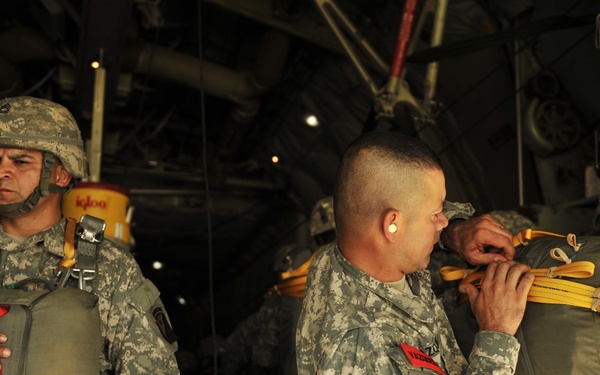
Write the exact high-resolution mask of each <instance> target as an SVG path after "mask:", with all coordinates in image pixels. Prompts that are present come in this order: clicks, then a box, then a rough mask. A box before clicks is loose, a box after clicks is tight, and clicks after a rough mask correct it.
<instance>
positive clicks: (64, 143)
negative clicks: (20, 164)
mask: <svg viewBox="0 0 600 375" xmlns="http://www.w3.org/2000/svg"><path fill="white" fill-rule="evenodd" d="M0 147H8V148H22V149H31V150H38V151H42V152H49V153H51V154H53V155H54V156H56V157H57V158H58V159H59V160H60V161H61V163H62V164H63V166H64V167H65V169H66V170H67V171H68V172H69V174H71V176H73V177H74V178H78V179H81V178H85V177H87V175H88V162H87V158H86V155H85V151H84V149H83V140H82V139H81V133H80V131H79V127H78V126H77V123H76V122H75V119H74V118H73V115H72V114H71V112H69V110H67V109H66V108H65V107H63V106H62V105H60V104H57V103H54V102H51V101H49V100H45V99H39V98H33V97H28V96H21V97H14V98H6V99H3V100H1V101H0Z"/></svg>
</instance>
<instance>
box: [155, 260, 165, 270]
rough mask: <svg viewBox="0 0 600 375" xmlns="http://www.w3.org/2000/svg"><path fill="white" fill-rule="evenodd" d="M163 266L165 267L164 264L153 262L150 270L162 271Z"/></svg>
mask: <svg viewBox="0 0 600 375" xmlns="http://www.w3.org/2000/svg"><path fill="white" fill-rule="evenodd" d="M164 266H165V265H164V263H163V262H159V261H158V260H157V261H154V263H152V268H154V269H155V270H161V269H163V267H164Z"/></svg>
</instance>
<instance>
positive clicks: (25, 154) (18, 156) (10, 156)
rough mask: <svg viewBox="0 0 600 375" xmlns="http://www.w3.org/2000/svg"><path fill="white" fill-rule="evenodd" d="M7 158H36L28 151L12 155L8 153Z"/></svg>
mask: <svg viewBox="0 0 600 375" xmlns="http://www.w3.org/2000/svg"><path fill="white" fill-rule="evenodd" d="M6 157H7V158H9V159H10V160H16V159H35V157H34V156H33V155H31V154H28V153H26V152H21V153H18V154H11V155H6Z"/></svg>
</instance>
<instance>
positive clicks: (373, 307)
mask: <svg viewBox="0 0 600 375" xmlns="http://www.w3.org/2000/svg"><path fill="white" fill-rule="evenodd" d="M445 190H446V189H445V181H444V174H443V172H442V169H441V166H440V164H439V160H438V158H437V156H436V155H435V154H434V153H433V151H432V150H431V149H429V148H428V147H427V146H426V145H424V144H423V143H422V142H420V141H418V140H417V139H415V138H411V137H406V136H402V135H401V134H400V133H393V132H375V133H368V134H366V135H363V136H361V137H360V138H359V139H358V140H356V141H354V142H353V143H352V144H351V145H350V146H349V148H348V149H347V150H346V152H345V153H344V156H343V158H342V162H341V164H340V168H339V170H338V175H337V178H336V184H335V189H334V207H335V210H334V212H335V222H336V230H337V234H338V240H337V243H334V244H331V245H328V246H325V247H324V248H323V249H322V250H321V251H320V252H319V253H317V255H316V256H315V258H314V259H313V261H312V265H311V268H310V273H309V276H308V281H307V290H306V296H305V298H304V305H303V310H302V313H301V316H300V321H299V323H298V331H297V336H296V344H297V350H298V354H297V362H298V373H299V374H300V375H304V374H316V373H365V374H409V373H413V372H415V371H420V370H422V369H423V368H428V369H430V370H433V371H435V372H438V373H445V374H461V373H464V372H478V373H497V374H500V373H502V374H511V373H513V372H514V370H515V367H516V363H517V357H518V352H519V343H518V341H517V340H516V338H514V337H513V335H514V334H515V332H516V330H517V328H518V326H519V324H520V322H521V319H522V318H523V313H524V310H525V304H526V301H527V300H526V299H527V292H528V291H529V288H530V287H531V284H532V282H533V275H532V274H531V273H529V272H528V270H529V267H528V266H526V265H523V264H517V263H515V262H513V261H506V259H507V258H511V257H512V255H514V248H512V254H511V251H510V246H509V245H507V247H502V246H495V247H498V248H499V249H498V252H497V253H486V252H485V251H483V249H482V247H483V246H481V245H482V244H485V243H486V242H488V241H483V242H481V241H479V243H471V244H470V245H469V246H462V248H463V251H464V252H463V255H467V256H468V258H469V259H471V260H474V261H483V262H485V261H487V262H492V263H491V264H490V265H489V266H488V269H487V272H486V275H485V278H484V281H483V284H482V287H481V291H479V292H478V291H477V288H475V286H473V285H464V286H461V288H464V290H462V291H464V292H466V293H467V294H468V296H469V300H470V302H471V306H473V309H474V313H475V316H476V317H477V321H478V323H480V327H481V331H480V332H478V333H477V336H476V338H475V346H474V348H473V351H472V352H471V355H470V358H469V361H468V362H467V360H466V359H465V358H464V357H463V355H462V353H461V351H460V349H459V347H458V345H457V343H456V339H455V337H454V335H453V334H452V330H451V327H450V323H449V322H448V318H447V317H446V315H445V313H444V311H443V308H442V306H441V304H440V303H439V302H438V301H437V299H436V298H435V297H434V294H433V291H432V289H431V281H430V278H429V273H428V272H427V271H424V269H425V268H426V267H427V264H428V262H429V256H430V254H431V251H432V250H433V247H434V245H435V244H436V243H437V242H438V241H439V236H440V231H441V230H442V229H443V228H445V227H446V226H447V225H448V219H447V218H446V216H445V215H444V213H443V205H444V199H445V195H446V191H445ZM480 218H481V219H479V220H481V221H485V222H489V223H490V224H491V225H495V226H496V228H497V229H494V228H491V231H490V232H491V233H489V237H490V238H492V240H491V241H489V242H495V241H496V243H498V244H499V242H497V239H496V238H497V237H508V238H510V233H508V232H506V231H505V229H503V228H502V227H501V226H500V225H499V224H494V222H493V220H490V219H491V217H489V216H485V215H484V216H482V217H480ZM476 219H477V218H476ZM469 222H471V224H469ZM473 222H474V221H472V220H468V221H465V224H464V225H463V224H455V225H454V226H453V227H454V228H452V230H451V233H450V234H452V233H455V232H456V231H460V230H461V229H462V228H466V226H469V225H472V223H473ZM475 222H477V220H475ZM486 235H487V234H486ZM457 241H458V242H460V239H459V240H456V239H453V240H449V241H448V242H447V243H448V244H450V245H451V248H456V247H455V244H456V242H457ZM463 242H464V241H463ZM500 242H502V241H500ZM445 243H446V242H445ZM471 245H472V246H471ZM496 259H498V260H504V262H502V263H501V262H498V261H494V260H496Z"/></svg>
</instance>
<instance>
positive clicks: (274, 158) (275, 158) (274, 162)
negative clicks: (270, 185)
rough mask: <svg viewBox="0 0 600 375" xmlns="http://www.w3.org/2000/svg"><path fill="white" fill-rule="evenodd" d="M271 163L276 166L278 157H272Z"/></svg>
mask: <svg viewBox="0 0 600 375" xmlns="http://www.w3.org/2000/svg"><path fill="white" fill-rule="evenodd" d="M271 161H272V162H273V164H277V163H279V157H278V156H277V155H273V156H272V157H271Z"/></svg>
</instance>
